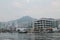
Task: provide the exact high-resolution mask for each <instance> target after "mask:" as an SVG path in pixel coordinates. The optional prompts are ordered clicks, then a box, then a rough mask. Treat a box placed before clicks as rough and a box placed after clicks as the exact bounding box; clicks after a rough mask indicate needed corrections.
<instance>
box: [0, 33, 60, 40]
mask: <svg viewBox="0 0 60 40" xmlns="http://www.w3.org/2000/svg"><path fill="white" fill-rule="evenodd" d="M0 40H60V33H0Z"/></svg>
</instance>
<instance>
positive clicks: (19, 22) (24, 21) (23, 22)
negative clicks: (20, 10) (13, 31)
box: [0, 16, 37, 28]
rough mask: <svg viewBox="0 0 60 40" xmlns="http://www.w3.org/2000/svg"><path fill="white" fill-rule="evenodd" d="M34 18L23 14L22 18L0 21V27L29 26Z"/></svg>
mask: <svg viewBox="0 0 60 40" xmlns="http://www.w3.org/2000/svg"><path fill="white" fill-rule="evenodd" d="M34 20H37V19H34V18H32V17H30V16H23V17H22V18H19V19H16V20H12V21H8V22H0V27H1V28H5V27H6V28H8V27H18V26H19V27H28V26H29V27H31V25H32V22H33V21H34Z"/></svg>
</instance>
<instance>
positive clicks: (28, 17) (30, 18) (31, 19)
mask: <svg viewBox="0 0 60 40" xmlns="http://www.w3.org/2000/svg"><path fill="white" fill-rule="evenodd" d="M33 20H36V19H34V18H32V17H30V16H24V17H22V18H20V19H18V20H17V22H18V23H21V22H32V21H33Z"/></svg>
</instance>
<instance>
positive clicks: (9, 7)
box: [0, 0, 60, 21]
mask: <svg viewBox="0 0 60 40" xmlns="http://www.w3.org/2000/svg"><path fill="white" fill-rule="evenodd" d="M23 16H31V17H33V18H37V19H39V18H45V17H46V18H60V0H0V21H10V20H15V19H19V18H21V17H23Z"/></svg>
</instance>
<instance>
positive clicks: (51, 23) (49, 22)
mask: <svg viewBox="0 0 60 40" xmlns="http://www.w3.org/2000/svg"><path fill="white" fill-rule="evenodd" d="M49 27H53V28H54V27H58V25H57V21H56V20H55V19H52V18H41V19H40V20H36V21H34V23H33V28H37V29H39V28H49Z"/></svg>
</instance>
